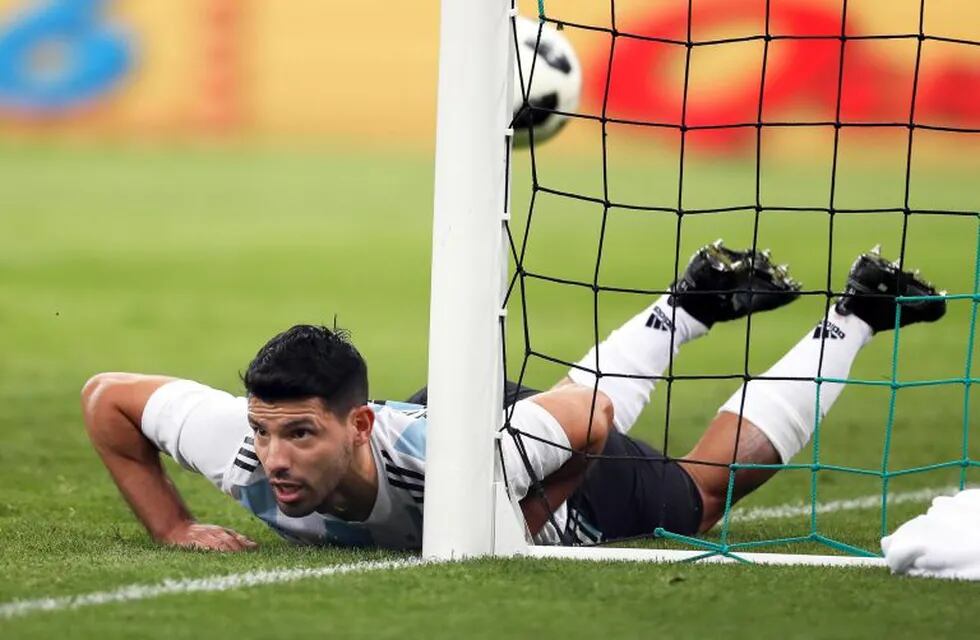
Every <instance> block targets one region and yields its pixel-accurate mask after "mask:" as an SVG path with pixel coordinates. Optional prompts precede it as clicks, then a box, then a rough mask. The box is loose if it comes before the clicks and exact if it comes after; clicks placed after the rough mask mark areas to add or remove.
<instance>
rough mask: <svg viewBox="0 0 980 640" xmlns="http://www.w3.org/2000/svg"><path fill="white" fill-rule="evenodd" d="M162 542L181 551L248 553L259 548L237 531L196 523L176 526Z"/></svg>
mask: <svg viewBox="0 0 980 640" xmlns="http://www.w3.org/2000/svg"><path fill="white" fill-rule="evenodd" d="M162 542H164V543H165V544H169V545H173V546H175V547H181V548H183V549H200V550H206V551H249V550H251V549H256V548H258V546H259V545H258V544H256V543H255V542H253V541H251V540H249V539H248V538H246V537H245V536H243V535H242V534H240V533H238V532H237V531H232V530H231V529H226V528H225V527H219V526H217V525H213V524H197V523H196V522H189V523H187V524H182V525H180V526H178V527H177V528H175V529H174V530H173V531H171V532H170V533H169V534H167V535H166V536H164V538H163V540H162Z"/></svg>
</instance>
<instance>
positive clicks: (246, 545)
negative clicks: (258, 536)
mask: <svg viewBox="0 0 980 640" xmlns="http://www.w3.org/2000/svg"><path fill="white" fill-rule="evenodd" d="M225 531H227V532H228V533H229V534H231V536H232V537H234V538H235V540H237V541H238V542H239V544H241V545H242V548H243V549H256V548H258V546H259V545H258V544H256V543H255V542H254V541H253V540H249V539H248V538H246V537H245V536H243V535H242V534H240V533H238V532H237V531H234V530H233V529H225Z"/></svg>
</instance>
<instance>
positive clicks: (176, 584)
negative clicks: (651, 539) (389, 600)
mask: <svg viewBox="0 0 980 640" xmlns="http://www.w3.org/2000/svg"><path fill="white" fill-rule="evenodd" d="M958 490H959V488H958V487H955V486H949V487H940V488H932V489H920V490H918V491H907V492H898V493H892V494H890V495H889V496H888V504H889V505H896V504H905V503H908V502H924V501H926V500H930V499H932V498H934V497H936V496H941V495H951V494H953V493H956V492H957V491H958ZM880 505H881V494H880V493H879V494H874V495H867V496H861V497H859V498H851V499H849V500H834V501H831V502H824V503H821V504H818V505H817V513H835V512H838V511H856V510H858V509H873V508H877V507H879V506H880ZM808 515H810V505H807V504H803V503H793V504H789V503H788V504H782V505H778V506H775V507H754V508H751V509H745V510H742V511H736V512H734V513H733V514H732V517H731V521H732V522H735V523H737V522H753V521H757V520H775V519H780V518H794V517H805V516H808ZM424 562H425V561H424V560H421V559H418V558H410V559H406V560H389V561H379V562H356V563H352V564H338V565H332V566H328V567H317V568H299V569H273V570H268V571H250V572H247V573H235V574H231V575H227V576H211V577H208V578H194V579H185V580H171V579H168V580H164V581H163V582H160V583H157V584H149V585H147V584H132V585H127V586H124V587H120V588H118V589H115V590H112V591H96V592H93V593H85V594H80V595H76V596H63V597H58V598H40V599H38V600H14V601H12V602H7V603H3V604H0V620H3V619H10V618H15V617H18V616H22V615H26V614H28V613H33V612H35V611H61V610H66V609H80V608H82V607H90V606H94V605H100V604H110V603H114V602H131V601H134V600H147V599H150V598H158V597H160V596H166V595H173V594H184V593H196V592H202V591H229V590H232V589H243V588H246V587H255V586H259V585H266V584H278V583H282V582H294V581H296V580H307V579H310V578H323V577H326V576H335V575H344V574H347V573H362V572H366V571H384V570H388V569H400V568H404V567H414V566H419V565H421V564H424Z"/></svg>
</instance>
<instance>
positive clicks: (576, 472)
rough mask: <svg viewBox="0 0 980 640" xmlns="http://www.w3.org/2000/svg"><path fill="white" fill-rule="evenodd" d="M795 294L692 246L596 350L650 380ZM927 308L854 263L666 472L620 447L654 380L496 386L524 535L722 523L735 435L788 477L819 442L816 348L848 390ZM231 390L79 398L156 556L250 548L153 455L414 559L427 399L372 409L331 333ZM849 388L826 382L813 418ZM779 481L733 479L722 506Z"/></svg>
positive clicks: (110, 390) (279, 519) (289, 342)
mask: <svg viewBox="0 0 980 640" xmlns="http://www.w3.org/2000/svg"><path fill="white" fill-rule="evenodd" d="M749 287H751V289H752V291H753V293H752V294H751V295H749V294H748V293H746V292H745V290H746V289H747V288H749ZM799 288H800V287H799V284H797V283H796V282H795V281H794V280H793V279H792V278H790V277H789V275H788V274H787V272H786V270H785V269H783V268H781V267H775V266H773V265H772V263H771V262H770V260H769V257H768V254H767V253H765V252H763V253H753V252H751V251H733V250H730V249H728V248H726V247H724V246H722V245H721V243H720V242H718V243H715V244H713V245H710V246H707V247H704V248H703V249H701V250H700V251H698V252H697V253H696V254H695V255H694V257H693V258H692V259H691V262H690V264H689V265H688V266H687V269H686V271H685V272H684V274H683V276H682V277H681V278H680V279H679V280H678V281H677V282H676V283H675V284H674V286H673V287H672V289H671V290H672V291H673V295H672V296H663V297H661V298H660V299H658V300H657V301H656V302H654V303H653V304H652V305H651V306H650V307H648V308H647V309H645V310H643V311H642V312H641V313H639V314H638V315H637V316H635V317H634V318H633V319H631V320H629V321H628V322H627V323H626V324H624V325H623V326H622V327H620V328H619V329H618V330H616V331H614V332H613V333H612V334H610V336H609V337H608V338H607V339H606V340H605V341H603V342H602V343H601V344H600V345H599V346H598V351H599V352H600V354H601V363H602V368H603V369H604V370H605V371H609V372H616V373H618V374H627V375H632V376H648V377H650V378H656V377H657V376H661V375H662V374H663V372H664V370H665V369H666V367H667V366H668V362H669V360H670V358H671V357H672V354H671V350H672V349H673V350H674V353H675V354H676V352H677V350H679V349H680V347H682V346H683V345H684V344H685V343H686V342H688V341H690V340H693V339H695V338H698V337H700V336H703V335H704V334H706V333H708V331H709V329H710V328H711V326H712V325H713V324H714V323H715V322H721V321H728V320H734V319H737V318H741V317H743V316H745V315H747V314H748V313H749V312H750V311H751V312H755V313H758V312H761V311H766V310H770V309H775V308H777V307H780V306H783V305H785V304H787V303H789V302H791V301H792V300H794V299H795V298H796V297H798V295H799V294H798V291H799ZM934 294H935V290H934V289H933V288H932V286H931V285H929V284H927V283H926V282H924V281H923V280H920V279H919V278H918V277H916V276H915V275H914V274H911V273H907V272H904V271H900V270H899V269H898V267H897V266H896V265H895V264H894V263H891V262H888V261H886V260H884V259H882V258H881V257H880V255H878V253H877V251H872V253H869V254H865V255H862V256H860V257H859V258H858V259H857V260H856V261H855V263H854V265H853V267H852V268H851V271H850V273H849V275H848V280H847V289H846V291H845V294H844V295H843V296H842V297H841V298H840V299H839V300H838V301H837V303H836V305H835V307H833V308H832V309H831V310H830V311H829V313H828V315H827V317H826V318H825V319H823V321H822V322H820V323H819V324H818V326H817V328H816V330H812V329H811V330H808V331H807V332H806V334H805V335H804V337H803V338H802V340H800V342H799V343H797V344H796V345H795V346H794V347H793V348H792V349H790V351H789V352H788V353H787V354H786V355H785V356H783V358H782V359H780V360H779V361H778V362H777V363H776V364H775V365H773V367H772V368H770V369H769V370H768V371H767V372H766V373H765V374H764V377H766V378H768V379H766V380H753V381H749V382H748V383H746V384H745V385H743V387H742V388H740V389H739V390H737V391H736V392H735V393H734V394H733V395H732V396H731V398H730V399H729V400H728V401H727V402H725V403H724V404H723V405H722V406H721V408H720V409H719V412H718V414H717V416H716V417H715V418H714V420H713V421H712V422H711V424H710V425H709V426H708V428H707V430H706V431H705V433H704V435H703V436H702V437H701V439H700V441H699V442H698V443H697V444H696V445H695V447H694V449H693V450H692V451H691V452H690V453H688V454H687V455H686V456H684V458H683V459H682V460H671V459H665V458H664V456H663V455H662V454H661V453H660V452H658V451H657V450H655V449H654V448H652V447H650V446H649V445H647V444H646V443H644V442H641V441H639V440H636V439H634V438H631V437H630V436H628V435H627V432H628V431H629V429H630V427H631V426H632V425H633V423H634V422H635V421H636V419H637V417H638V416H639V414H640V412H641V411H642V409H643V407H644V406H645V405H646V404H647V402H648V401H649V399H650V394H651V392H652V391H653V387H654V381H653V380H652V379H649V378H643V377H615V376H603V377H601V378H600V379H599V381H598V384H597V383H596V380H595V376H594V374H593V373H592V372H591V370H594V369H596V367H595V363H596V348H595V347H593V349H592V350H591V351H590V352H589V353H588V354H587V355H586V356H585V357H584V358H583V359H582V360H581V361H580V362H579V363H578V364H577V365H576V366H575V367H573V368H572V369H571V371H570V372H569V374H568V377H567V378H565V379H563V380H561V381H559V382H558V383H557V384H556V385H555V386H554V387H553V388H552V389H551V390H549V391H545V392H543V393H537V392H534V391H532V390H528V389H517V388H516V387H515V386H514V385H508V390H507V391H508V393H507V394H506V396H507V397H508V398H509V399H510V400H511V401H514V399H515V398H518V399H517V401H516V402H515V404H514V405H513V414H512V417H511V426H512V427H513V428H515V429H517V430H519V431H520V432H521V433H525V434H529V435H530V436H531V437H522V438H521V440H522V444H523V449H524V452H523V453H524V455H526V457H527V460H526V461H525V459H524V457H523V456H522V454H521V453H520V452H519V451H518V446H517V445H516V444H515V442H514V438H511V437H504V438H503V439H502V441H501V442H502V455H503V456H504V468H505V470H506V474H507V481H508V486H509V489H510V491H511V492H512V493H513V494H514V495H515V497H516V498H518V499H521V507H522V509H523V512H524V517H525V521H526V523H527V526H528V529H529V530H530V531H531V533H532V534H534V535H535V540H536V541H537V542H539V543H548V542H557V541H563V542H565V543H569V542H571V543H575V542H598V541H603V540H611V539H616V538H622V537H627V536H636V535H648V534H651V533H652V532H653V531H654V529H655V528H656V527H665V528H667V529H668V530H671V531H674V532H678V533H682V534H694V533H697V532H702V531H706V530H708V529H710V528H711V527H712V526H713V525H714V524H715V523H716V522H717V521H718V519H719V518H720V517H721V516H722V512H723V510H724V505H725V501H726V493H727V490H728V476H729V470H728V466H727V465H728V464H729V463H730V462H732V458H733V452H734V447H735V446H736V437H737V440H738V443H737V460H738V462H740V463H755V464H778V463H780V462H783V463H785V462H789V460H790V459H791V458H792V457H793V455H795V454H796V453H797V452H798V451H800V449H802V448H803V447H804V446H805V445H806V443H807V442H808V440H809V438H810V435H811V432H812V430H813V428H814V421H815V415H814V413H815V402H814V397H815V393H816V385H815V383H813V382H810V381H807V380H800V378H813V377H814V376H815V375H816V374H817V369H818V363H819V362H820V361H821V351H822V352H823V354H822V367H821V374H822V376H823V377H825V378H846V377H847V375H848V372H849V371H850V368H851V364H852V362H853V361H854V358H855V357H856V356H857V353H858V351H860V349H861V347H862V346H864V345H865V344H866V343H867V342H868V341H869V340H871V338H872V336H873V335H874V334H875V333H877V332H880V331H884V330H887V329H890V328H892V327H893V326H894V317H895V304H896V303H895V296H897V295H913V296H914V295H934ZM945 309H946V307H945V301H943V300H925V301H919V302H914V303H910V304H909V303H906V304H905V306H904V308H903V311H902V315H901V319H902V323H903V324H911V323H914V322H920V321H934V320H937V319H939V318H940V317H941V316H942V315H943V314H944V313H945ZM672 334H673V335H672ZM244 383H245V389H246V391H247V394H248V395H247V397H234V396H232V395H230V394H228V393H225V392H224V391H219V390H216V389H211V388H209V387H206V386H204V385H202V384H198V383H196V382H192V381H190V380H176V379H173V378H168V377H163V376H152V375H140V374H127V373H102V374H99V375H96V376H94V377H93V378H92V379H91V380H89V381H88V383H87V384H86V385H85V388H84V389H83V391H82V405H83V409H84V416H85V423H86V425H87V427H88V432H89V435H90V437H91V439H92V442H93V444H94V446H95V448H96V450H97V451H98V452H99V455H100V456H101V457H102V460H103V462H104V463H105V465H106V467H107V468H108V470H109V472H110V474H111V475H112V477H113V479H114V480H115V482H116V485H117V486H118V487H119V490H120V492H121V493H122V495H123V497H124V498H125V499H126V501H127V502H128V503H129V506H130V507H131V508H132V510H133V511H134V513H135V514H136V516H137V518H139V520H140V521H141V522H142V523H143V524H144V525H145V526H146V528H147V530H148V531H149V533H150V535H151V536H152V537H153V538H154V539H155V540H158V541H160V542H163V543H166V544H172V545H177V546H181V547H193V548H202V549H216V550H225V551H235V550H241V549H249V548H252V547H254V546H255V545H254V543H253V542H252V541H250V540H248V539H246V538H245V537H244V536H242V535H240V534H238V533H236V532H234V531H231V530H229V529H226V528H223V527H220V526H213V525H207V524H198V523H197V522H195V520H194V519H193V517H192V516H191V514H190V512H189V511H188V509H187V507H186V506H185V505H184V503H183V502H182V500H181V498H180V496H179V495H178V494H177V491H176V490H175V488H174V486H173V484H172V483H171V482H170V481H169V478H168V477H167V475H166V474H165V472H164V470H163V467H162V466H161V463H160V457H159V451H164V452H166V453H167V454H169V455H170V456H172V457H173V458H174V459H175V460H177V462H179V463H180V464H181V465H182V466H184V467H186V468H188V469H191V470H193V471H197V472H198V473H200V474H202V475H204V476H206V477H207V478H208V480H210V481H211V482H212V483H213V484H214V485H215V486H216V487H218V488H219V489H221V490H222V491H224V492H225V493H228V494H230V495H231V496H232V497H234V498H235V499H237V500H238V501H239V502H240V503H241V504H242V505H244V506H245V508H247V509H248V510H250V511H251V512H252V513H254V514H255V515H256V516H258V517H259V518H260V519H262V520H263V521H264V522H265V523H266V524H267V525H269V526H270V527H272V528H273V529H274V530H275V531H276V532H278V533H279V534H280V535H282V536H283V537H284V538H286V539H288V540H291V541H294V542H297V543H305V544H327V545H345V546H380V547H387V548H395V549H417V548H418V547H419V546H420V545H421V540H422V504H423V499H424V479H425V432H426V418H425V407H424V406H423V405H424V401H425V400H424V397H425V390H424V389H423V390H422V391H421V392H419V394H417V396H416V397H415V398H413V400H414V402H411V403H373V402H369V401H368V383H367V367H366V365H365V363H364V360H363V359H362V358H361V356H360V354H359V353H358V352H357V350H356V349H355V348H354V347H353V346H352V345H351V344H350V342H349V341H348V340H347V339H346V337H345V336H344V334H342V333H338V332H336V331H330V330H329V329H326V328H324V327H315V326H307V325H301V326H296V327H293V328H292V329H289V330H288V331H286V332H284V333H282V334H280V335H278V336H276V337H274V338H272V340H270V341H269V342H268V343H267V344H266V345H265V346H263V347H262V349H261V350H260V351H259V352H258V354H257V355H256V356H255V359H254V360H252V362H251V363H250V364H249V366H248V370H247V371H246V373H245V375H244ZM596 386H598V392H595V391H594V389H595V388H596ZM843 387H844V385H841V384H836V383H824V384H823V388H822V390H821V396H820V410H821V413H824V414H825V413H826V412H827V411H828V410H829V409H830V407H831V406H832V405H833V404H834V401H835V400H836V399H837V397H838V396H839V395H840V393H841V391H842V390H843ZM593 395H595V397H594V398H593ZM743 395H744V399H743ZM740 413H741V416H742V418H741V419H740V418H739V415H740ZM459 418H460V420H465V419H466V416H460V417H459ZM548 443H556V444H558V445H560V446H554V445H553V444H548ZM569 450H572V451H574V452H575V453H572V451H569ZM604 456H609V458H608V459H607V458H605V457H604ZM624 457H626V458H632V459H627V460H623V459H622V458H624ZM616 458H619V459H616ZM774 473H775V469H769V468H762V469H743V470H740V471H739V472H738V473H737V474H736V479H735V486H734V496H733V498H734V500H738V499H739V498H741V497H743V496H745V495H746V494H748V493H749V492H751V491H753V490H754V489H756V488H757V487H759V486H760V485H761V484H762V483H764V482H765V481H766V480H768V479H769V478H770V477H771V476H772V475H773V474H774ZM536 479H540V481H541V482H540V483H538V482H536ZM542 496H543V497H544V498H546V499H547V501H545V500H544V499H542Z"/></svg>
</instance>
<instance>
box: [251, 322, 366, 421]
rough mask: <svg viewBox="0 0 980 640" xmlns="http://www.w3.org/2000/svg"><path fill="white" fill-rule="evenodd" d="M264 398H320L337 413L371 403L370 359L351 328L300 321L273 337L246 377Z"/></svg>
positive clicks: (341, 413) (253, 392)
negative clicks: (353, 340)
mask: <svg viewBox="0 0 980 640" xmlns="http://www.w3.org/2000/svg"><path fill="white" fill-rule="evenodd" d="M242 382H244V383H245V390H246V391H247V392H248V395H250V396H254V397H256V398H258V399H259V400H262V401H264V402H276V401H279V400H303V399H306V398H319V399H320V400H322V401H323V403H324V404H325V405H326V407H327V409H329V410H330V412H331V413H333V414H334V415H336V416H341V417H342V416H346V415H347V414H348V412H350V410H351V409H353V408H354V407H357V406H360V405H362V404H364V403H366V402H367V396H368V381H367V363H366V362H364V358H362V357H361V354H360V353H358V351H357V349H355V348H354V345H353V344H351V342H350V337H349V335H348V334H347V332H346V331H343V330H339V329H333V330H331V329H328V328H326V327H322V326H315V325H309V324H298V325H296V326H294V327H292V328H290V329H288V330H286V331H283V332H282V333H280V334H279V335H277V336H275V337H274V338H272V339H271V340H269V341H268V342H267V343H265V345H264V346H263V347H262V348H261V349H259V352H258V353H257V354H255V358H253V359H252V362H250V363H249V365H248V370H247V371H246V372H245V375H244V376H242Z"/></svg>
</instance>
